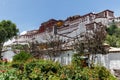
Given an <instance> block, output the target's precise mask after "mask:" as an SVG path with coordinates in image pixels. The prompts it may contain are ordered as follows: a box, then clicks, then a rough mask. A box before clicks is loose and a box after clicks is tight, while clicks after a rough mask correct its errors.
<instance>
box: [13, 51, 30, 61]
mask: <svg viewBox="0 0 120 80" xmlns="http://www.w3.org/2000/svg"><path fill="white" fill-rule="evenodd" d="M29 58H32V55H31V54H29V53H26V52H24V51H21V52H20V53H19V54H16V55H15V56H14V57H13V61H15V62H16V61H18V62H25V61H26V60H28V59H29Z"/></svg>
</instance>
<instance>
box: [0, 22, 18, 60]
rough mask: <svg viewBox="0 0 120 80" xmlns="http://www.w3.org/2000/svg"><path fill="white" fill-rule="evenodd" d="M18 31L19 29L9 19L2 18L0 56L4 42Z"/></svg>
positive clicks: (0, 25)
mask: <svg viewBox="0 0 120 80" xmlns="http://www.w3.org/2000/svg"><path fill="white" fill-rule="evenodd" d="M18 32H19V30H18V29H17V27H16V25H15V24H14V23H12V22H11V21H10V20H3V21H1V22H0V58H1V53H2V47H3V44H4V42H5V41H7V40H8V39H11V38H12V37H13V36H16V35H17V33H18Z"/></svg>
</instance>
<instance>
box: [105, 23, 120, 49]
mask: <svg viewBox="0 0 120 80" xmlns="http://www.w3.org/2000/svg"><path fill="white" fill-rule="evenodd" d="M107 33H108V35H107V37H106V40H105V42H106V43H108V44H109V45H110V46H112V47H120V28H118V27H117V26H116V25H115V24H113V25H111V26H110V27H108V28H107Z"/></svg>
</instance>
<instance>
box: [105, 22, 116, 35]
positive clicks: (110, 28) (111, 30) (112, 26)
mask: <svg viewBox="0 0 120 80" xmlns="http://www.w3.org/2000/svg"><path fill="white" fill-rule="evenodd" d="M116 29H117V26H116V25H115V24H112V25H110V27H108V28H107V33H108V34H109V35H113V34H114V33H115V32H116Z"/></svg>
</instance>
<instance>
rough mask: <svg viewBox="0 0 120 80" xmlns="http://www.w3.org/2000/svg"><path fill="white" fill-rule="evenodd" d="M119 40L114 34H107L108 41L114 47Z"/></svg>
mask: <svg viewBox="0 0 120 80" xmlns="http://www.w3.org/2000/svg"><path fill="white" fill-rule="evenodd" d="M117 41H118V38H117V37H116V36H114V35H112V36H111V35H107V37H106V43H108V44H109V45H110V46H112V47H117Z"/></svg>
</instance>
